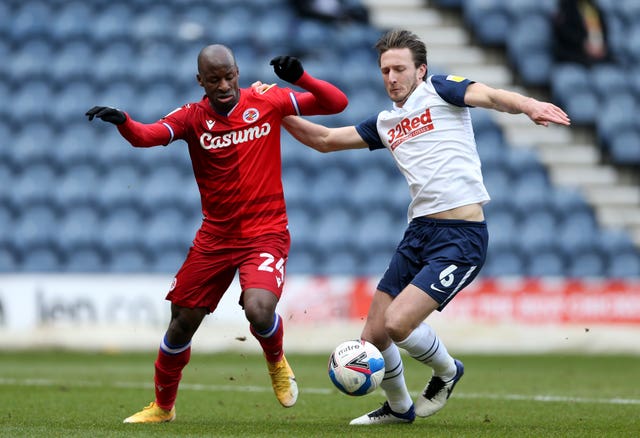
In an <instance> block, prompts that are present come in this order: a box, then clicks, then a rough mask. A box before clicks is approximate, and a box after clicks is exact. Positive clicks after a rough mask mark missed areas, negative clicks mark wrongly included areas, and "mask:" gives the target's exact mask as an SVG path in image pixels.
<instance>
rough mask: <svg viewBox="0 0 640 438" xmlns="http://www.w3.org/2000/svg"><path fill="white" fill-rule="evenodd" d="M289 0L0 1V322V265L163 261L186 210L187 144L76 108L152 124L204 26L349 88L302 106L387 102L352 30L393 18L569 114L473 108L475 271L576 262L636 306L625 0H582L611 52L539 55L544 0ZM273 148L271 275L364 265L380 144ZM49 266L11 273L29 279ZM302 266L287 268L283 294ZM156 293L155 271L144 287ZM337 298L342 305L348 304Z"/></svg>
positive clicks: (512, 272) (389, 238)
mask: <svg viewBox="0 0 640 438" xmlns="http://www.w3.org/2000/svg"><path fill="white" fill-rule="evenodd" d="M295 3H296V2H289V1H288V0H242V1H239V0H167V1H164V2H156V1H151V0H108V1H107V0H91V1H78V0H70V1H69V0H47V1H45V0H4V1H3V2H0V57H1V58H2V59H3V60H4V62H2V63H0V101H1V102H3V105H2V106H1V107H0V138H1V139H2V140H0V141H1V144H0V316H2V317H0V327H1V326H2V325H3V324H4V325H10V324H9V323H7V321H9V322H11V321H15V320H17V319H19V318H20V316H19V315H15V314H14V315H13V316H12V310H11V309H12V308H15V305H12V304H11V303H10V300H11V299H14V300H15V296H14V293H20V286H16V287H17V288H18V289H15V288H13V286H9V283H10V281H9V280H8V279H11V284H14V283H13V282H14V281H15V279H16V278H18V277H21V278H23V279H29V281H31V280H32V279H33V278H38V277H37V276H38V275H42V274H45V275H56V276H57V275H58V274H66V275H68V278H74V279H77V278H78V274H80V275H81V276H82V275H85V274H101V275H104V274H106V275H111V274H114V275H115V276H119V275H124V274H127V275H133V276H136V275H152V276H153V275H157V276H160V277H161V278H164V277H165V276H169V277H170V276H171V275H172V274H173V273H174V272H175V271H176V270H177V268H178V267H179V266H180V264H181V262H182V261H183V258H184V256H185V254H186V251H187V248H188V246H189V244H190V242H191V240H192V238H193V235H194V232H195V230H196V229H197V227H198V225H199V222H200V215H201V212H200V206H199V197H198V192H197V189H196V186H195V182H194V181H193V177H192V171H191V167H190V162H189V157H188V153H187V150H186V147H183V146H184V145H183V144H182V143H180V142H178V143H175V144H172V145H170V146H169V147H168V148H152V149H149V150H134V149H132V148H131V147H130V146H129V145H128V144H127V143H126V142H125V141H124V140H123V139H122V138H121V137H120V136H119V134H118V133H117V131H116V130H115V129H113V127H112V126H110V125H107V124H102V123H93V124H89V123H88V122H87V120H86V118H85V117H84V112H85V111H86V110H87V109H88V108H90V107H91V106H93V105H113V106H117V107H119V108H121V109H123V110H126V111H128V112H129V113H130V114H131V115H132V116H133V117H134V118H136V119H138V120H141V121H147V122H151V121H154V120H156V119H158V118H159V117H161V116H162V115H164V114H165V113H168V112H169V111H171V110H172V109H173V108H175V107H177V106H179V105H181V104H183V103H186V102H191V101H195V100H198V99H199V98H200V96H201V94H202V92H201V89H200V88H199V87H198V85H197V83H196V81H195V74H196V63H195V59H196V55H197V53H198V51H199V50H200V48H201V47H202V46H203V45H206V44H209V43H212V42H219V43H224V44H227V45H229V46H230V47H231V48H232V49H233V50H234V52H235V55H236V58H237V61H238V65H239V67H240V72H241V86H249V85H250V84H251V83H252V82H253V81H255V80H262V81H264V82H270V81H274V80H276V78H275V75H274V74H273V71H272V69H271V67H270V66H269V63H268V61H269V59H271V57H273V56H275V55H278V54H285V53H286V54H294V55H297V56H299V57H300V58H301V59H302V60H303V62H304V66H305V68H306V69H307V70H309V71H310V72H311V73H312V74H314V75H315V76H317V77H320V78H323V79H327V80H329V81H332V82H334V83H335V84H337V85H339V86H340V87H341V88H342V89H343V90H344V91H345V92H346V93H347V95H348V97H349V99H350V104H349V108H348V109H347V110H346V111H345V112H344V113H343V114H340V115H336V116H330V117H326V118H323V117H315V118H314V119H315V120H317V121H321V122H326V123H327V124H330V125H336V126H337V125H342V124H354V123H357V122H359V121H361V120H362V119H364V118H366V117H368V116H370V115H372V114H373V113H375V112H376V111H378V110H379V109H382V108H385V107H387V106H388V99H387V96H386V94H385V92H384V90H383V87H382V82H381V79H380V77H379V74H377V64H376V57H375V53H374V50H373V49H372V45H373V44H374V42H375V41H376V40H377V38H378V36H379V35H380V33H381V31H382V30H384V29H386V28H391V27H404V28H408V29H410V30H413V31H415V32H416V33H418V34H419V35H420V36H422V37H423V38H424V40H425V42H426V43H427V47H428V49H429V62H430V66H429V69H430V73H452V74H457V75H461V76H466V77H468V78H470V79H473V80H477V81H482V82H485V83H487V84H489V85H492V86H497V87H505V88H509V89H514V90H520V91H522V92H524V93H526V94H529V95H533V96H535V97H540V98H543V99H546V100H549V99H550V100H552V101H554V102H556V103H557V104H559V105H561V106H562V107H563V108H565V109H566V110H567V112H568V113H569V115H570V117H571V118H572V120H573V126H572V128H571V129H566V128H559V127H549V128H546V129H545V128H541V127H536V126H534V125H533V124H531V123H530V122H529V120H528V119H526V118H523V117H519V116H511V115H504V116H503V115H501V114H495V113H490V112H489V111H485V110H476V109H474V110H472V111H473V122H474V128H475V131H476V139H477V143H478V151H479V153H480V156H481V158H482V160H483V172H484V176H485V182H486V185H487V187H488V189H489V191H490V193H491V196H492V198H493V201H492V202H491V203H490V204H489V205H488V206H487V208H486V216H487V221H488V223H489V227H490V233H491V243H490V252H489V258H488V260H487V264H486V265H485V267H484V269H483V271H482V272H481V274H480V275H481V277H480V279H479V284H481V285H482V287H483V288H485V289H486V288H489V287H490V286H487V285H494V286H495V284H501V283H500V280H503V279H519V280H520V281H521V283H519V284H520V285H522V284H524V285H525V286H521V287H520V289H519V290H522V289H523V288H524V289H526V288H529V287H530V285H531V281H530V280H531V279H533V280H547V279H554V281H556V280H559V281H561V282H562V284H563V287H564V289H563V290H569V289H570V290H569V292H572V291H575V290H583V289H584V287H583V286H584V285H583V284H581V285H580V287H576V286H575V284H576V283H575V281H577V280H583V279H584V280H588V281H589V282H593V283H589V284H597V285H599V286H597V287H595V289H594V288H591V290H592V291H593V290H598V291H600V290H604V289H603V288H608V287H609V286H610V285H612V284H614V285H615V287H616V288H618V290H619V291H622V292H620V293H621V294H622V295H621V296H623V298H626V297H634V298H633V299H634V301H633V303H632V305H631V307H628V308H627V317H626V319H624V318H622V320H623V322H627V323H631V324H632V325H635V327H636V329H637V327H639V326H640V316H639V314H640V303H639V302H638V298H637V297H640V289H639V287H638V284H639V283H638V281H639V280H640V251H639V245H640V177H639V174H638V169H639V168H640V118H639V117H638V115H637V114H638V109H639V107H640V7H639V6H638V2H637V1H633V0H632V1H627V0H606V1H605V0H600V1H599V3H600V4H601V6H602V7H603V8H604V11H605V14H606V20H607V22H608V24H609V28H610V32H611V45H612V49H613V51H614V54H615V56H616V61H617V62H616V63H612V64H607V65H600V66H597V67H593V68H590V69H589V68H585V67H582V66H579V65H574V64H556V63H554V60H553V57H552V54H551V38H552V35H551V27H550V17H551V14H552V13H553V11H554V8H555V7H556V1H555V0H511V1H502V0H466V1H464V0H425V1H421V0H395V1H390V0H389V1H384V0H366V1H362V2H360V1H358V0H349V1H343V2H341V3H342V5H343V7H344V8H346V9H345V11H358V12H359V13H358V14H352V15H349V14H344V15H341V16H337V17H335V19H329V18H327V17H325V18H320V17H313V16H308V15H302V14H301V13H300V10H299V8H296V7H294V4H295ZM362 11H365V12H366V14H364V15H363V14H362ZM283 161H284V164H283V179H284V187H285V194H286V197H287V202H288V210H289V216H290V223H291V233H292V249H291V253H290V259H289V263H288V275H289V276H293V277H294V279H295V277H296V276H301V277H305V278H307V277H308V276H312V277H313V278H330V279H331V278H334V279H335V278H342V277H344V276H347V277H350V278H355V279H358V278H369V277H376V276H378V275H380V274H381V273H382V272H383V271H384V269H385V267H386V263H387V260H388V258H389V254H391V252H392V251H393V249H394V247H395V244H396V243H397V242H398V240H399V238H400V236H401V233H402V231H403V230H404V228H405V226H406V208H407V203H408V193H407V188H406V183H405V181H404V179H403V178H402V176H401V175H400V174H399V173H398V172H397V170H396V168H395V166H394V164H393V162H392V160H391V159H390V157H388V156H387V154H385V153H384V152H377V153H368V152H363V151H354V152H353V153H351V152H344V153H337V154H329V155H321V154H318V153H316V152H314V151H311V150H308V149H307V148H305V147H303V146H301V145H299V144H297V143H296V142H295V141H294V140H293V139H292V138H291V137H289V136H288V135H287V134H284V136H283ZM47 278H49V277H47ZM57 278H58V277H56V279H57ZM82 278H85V277H82ZM496 280H498V282H497V283H496ZM56 281H57V280H56ZM522 282H524V283H522ZM3 283H4V286H3ZM48 284H50V283H47V284H45V285H44V286H43V284H42V283H37V282H36V283H33V282H32V281H31V282H29V283H28V286H27V287H29V288H31V290H30V293H31V294H32V295H33V296H35V297H38V296H41V295H38V294H39V293H41V292H40V290H41V288H44V290H45V291H46V290H47V285H48ZM87 284H89V285H92V284H93V281H91V280H89V281H87ZM374 284H375V283H374ZM603 284H604V285H606V287H604V286H602V285H603ZM308 286H309V284H308V283H306V284H305V285H303V286H300V287H299V289H300V290H301V292H300V296H301V298H300V299H305V298H304V297H307V295H305V294H304V289H306V288H307V287H308ZM316 286H317V285H316ZM491 287H493V286H491ZM39 288H40V289H39ZM58 289H60V290H61V291H63V290H64V289H67V287H66V286H60V287H58ZM72 289H73V288H72ZM85 289H86V288H85ZM355 289H357V288H356V287H351V290H355ZM507 289H508V288H507ZM586 289H589V288H586ZM358 290H359V289H358ZM492 291H493V289H492ZM307 292H308V291H307ZM3 293H4V295H3ZM45 293H46V292H45ZM61 293H63V292H61ZM88 293H90V291H89V292H88ZM162 293H163V290H157V289H156V294H157V301H160V302H162V299H161V297H162V296H163V295H162ZM349 293H350V294H351V292H349ZM354 293H355V292H354ZM358 293H359V292H358ZM563 293H564V292H563ZM567 293H568V292H567ZM2 299H4V300H5V303H4V306H3V305H2V301H1V300H2ZM34 299H35V298H34ZM352 301H353V300H352ZM159 304H162V303H159ZM620 306H622V307H625V304H624V302H623V304H621V305H620ZM634 306H635V307H634ZM318 307H321V305H320V304H319V305H318ZM356 307H357V306H356ZM3 308H4V310H3ZM607 312H608V311H606V312H604V313H607ZM36 313H37V312H36ZM338 313H339V311H338ZM629 313H630V315H629ZM354 315H355V316H356V317H360V316H362V309H359V308H357V309H356V310H355V314H351V315H346V316H347V317H349V316H351V317H353V316H354ZM342 316H344V315H342ZM34 318H35V320H37V318H38V315H36V316H35V317H34ZM568 319H569V320H571V317H569V318H568ZM605 319H606V318H605ZM39 321H40V322H42V319H40V320H39ZM563 321H566V319H564V320H563ZM581 321H582V320H581V319H580V318H577V319H575V321H573V322H578V323H579V322H581ZM556 322H557V321H556ZM604 322H611V321H606V320H605V321H604ZM613 322H619V321H617V320H616V321H613ZM162 324H164V322H163V323H162Z"/></svg>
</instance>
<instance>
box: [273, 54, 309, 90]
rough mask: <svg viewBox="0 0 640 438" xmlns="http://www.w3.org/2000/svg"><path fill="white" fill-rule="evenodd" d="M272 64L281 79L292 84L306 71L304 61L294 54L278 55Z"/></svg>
mask: <svg viewBox="0 0 640 438" xmlns="http://www.w3.org/2000/svg"><path fill="white" fill-rule="evenodd" d="M270 64H271V65H272V66H273V71H275V72H276V74H277V75H278V77H279V78H280V79H282V80H284V81H287V82H289V83H292V84H293V83H295V82H296V81H297V80H298V79H300V77H301V76H302V74H303V73H304V69H303V68H302V63H301V62H300V60H299V59H298V58H295V57H293V56H276V57H275V58H273V59H272V60H271V62H270Z"/></svg>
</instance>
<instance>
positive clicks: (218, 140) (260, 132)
mask: <svg viewBox="0 0 640 438" xmlns="http://www.w3.org/2000/svg"><path fill="white" fill-rule="evenodd" d="M270 132H271V125H270V124H269V123H266V122H265V123H263V124H262V125H260V126H252V127H250V128H246V129H243V130H241V131H231V132H227V133H226V134H223V135H216V136H214V135H213V134H212V133H210V132H203V133H202V135H201V136H200V146H202V148H203V149H219V148H226V147H228V146H231V145H232V144H240V143H245V142H247V141H251V140H255V139H257V138H260V137H263V136H265V135H268V134H269V133H270Z"/></svg>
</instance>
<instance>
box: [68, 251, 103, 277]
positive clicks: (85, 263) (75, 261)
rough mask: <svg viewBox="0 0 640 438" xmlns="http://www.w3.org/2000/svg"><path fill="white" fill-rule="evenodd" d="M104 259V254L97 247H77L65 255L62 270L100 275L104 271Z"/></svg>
mask: <svg viewBox="0 0 640 438" xmlns="http://www.w3.org/2000/svg"><path fill="white" fill-rule="evenodd" d="M106 259H107V256H106V254H105V253H104V251H103V250H102V249H101V248H100V247H98V246H94V245H88V246H77V247H75V248H73V251H71V252H68V253H67V254H66V256H65V261H64V266H63V268H62V269H63V270H64V271H65V272H78V273H89V272H92V273H101V272H104V271H105V267H106Z"/></svg>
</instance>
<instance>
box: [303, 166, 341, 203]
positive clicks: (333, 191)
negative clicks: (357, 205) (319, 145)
mask: <svg viewBox="0 0 640 438" xmlns="http://www.w3.org/2000/svg"><path fill="white" fill-rule="evenodd" d="M351 188H352V182H351V177H350V175H348V174H347V172H346V171H345V170H344V169H342V168H339V167H331V168H328V169H326V170H325V171H324V172H322V173H321V174H320V175H319V176H318V177H316V178H315V179H314V180H313V182H312V183H311V185H310V186H309V191H308V196H310V197H311V199H313V200H314V202H316V203H317V205H318V206H319V207H322V208H326V209H331V208H333V207H335V206H338V205H347V204H348V203H349V201H350V199H351V198H350V195H349V191H350V190H351Z"/></svg>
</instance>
